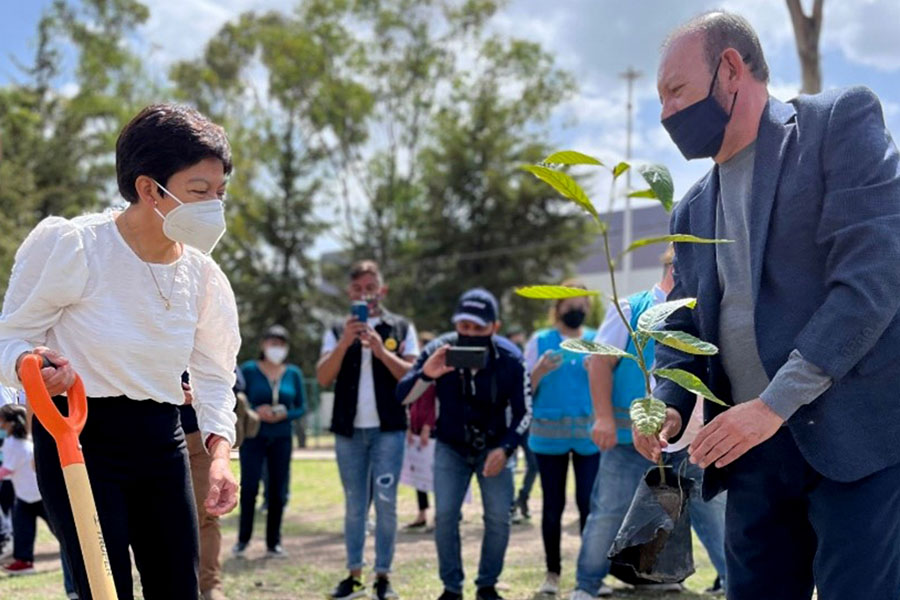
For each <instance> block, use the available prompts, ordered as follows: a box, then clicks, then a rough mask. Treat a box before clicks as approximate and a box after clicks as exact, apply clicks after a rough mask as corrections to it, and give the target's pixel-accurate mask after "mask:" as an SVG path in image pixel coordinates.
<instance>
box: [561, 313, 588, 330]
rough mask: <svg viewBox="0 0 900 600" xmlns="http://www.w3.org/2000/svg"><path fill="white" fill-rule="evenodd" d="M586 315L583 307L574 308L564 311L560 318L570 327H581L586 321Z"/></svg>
mask: <svg viewBox="0 0 900 600" xmlns="http://www.w3.org/2000/svg"><path fill="white" fill-rule="evenodd" d="M586 316H587V313H586V312H585V311H583V310H582V309H580V308H573V309H572V310H570V311H567V312H564V313H563V314H562V315H560V317H559V319H560V321H562V322H563V323H564V324H565V325H566V327H568V328H569V329H578V328H579V327H581V324H582V323H584V318H585V317H586Z"/></svg>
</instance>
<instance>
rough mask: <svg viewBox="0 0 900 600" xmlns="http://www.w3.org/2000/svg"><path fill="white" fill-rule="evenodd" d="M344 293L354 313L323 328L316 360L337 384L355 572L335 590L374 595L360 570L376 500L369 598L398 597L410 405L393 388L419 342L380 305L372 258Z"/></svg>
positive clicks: (324, 381) (346, 598)
mask: <svg viewBox="0 0 900 600" xmlns="http://www.w3.org/2000/svg"><path fill="white" fill-rule="evenodd" d="M347 294H348V296H349V300H350V306H349V307H348V309H349V310H348V313H350V316H349V317H348V318H347V319H346V320H345V321H343V322H342V323H338V324H336V325H334V326H333V327H331V328H329V329H328V330H327V331H326V332H325V339H324V341H323V343H322V353H321V358H320V359H319V363H318V365H317V367H316V377H317V379H318V380H319V384H320V385H322V386H330V385H331V384H332V383H334V384H335V388H334V411H333V413H332V417H331V431H332V432H333V433H334V434H335V454H336V455H337V462H338V469H339V471H340V475H341V484H342V485H343V487H344V498H345V515H344V543H345V545H346V548H347V568H348V570H349V571H350V574H349V576H348V577H347V578H346V579H344V580H343V581H341V582H340V583H339V584H338V586H337V587H336V588H335V589H334V591H333V592H332V593H331V595H330V597H331V598H332V599H333V600H350V599H352V598H368V597H369V593H368V592H367V590H366V589H365V586H364V585H363V583H362V570H363V566H364V564H365V563H364V560H363V548H364V546H365V542H366V517H367V513H368V509H369V504H370V500H371V501H372V502H373V503H374V504H375V576H376V577H375V584H374V586H373V590H372V594H371V597H372V598H375V599H376V600H384V599H385V598H397V597H398V596H397V594H396V593H395V592H394V590H393V589H392V588H391V584H390V581H389V580H388V574H389V573H390V571H391V563H392V561H393V557H394V540H395V537H396V532H397V483H398V480H399V479H400V469H401V467H402V466H403V450H404V439H405V435H404V434H405V432H406V409H405V408H404V406H403V405H402V404H401V403H400V401H398V400H397V396H396V387H397V380H398V379H400V378H401V377H403V375H404V374H405V373H406V372H407V371H408V370H409V368H410V367H411V366H412V363H413V361H414V360H415V358H416V356H417V355H418V353H419V344H418V339H417V335H416V329H415V327H414V326H413V324H412V323H411V322H409V321H408V320H407V319H404V318H403V317H401V316H399V315H395V314H392V313H389V312H388V311H387V310H385V309H384V307H383V306H382V301H383V300H384V297H385V295H386V294H387V286H386V285H385V284H384V282H383V280H382V278H381V272H380V271H379V268H378V264H377V263H376V262H375V261H371V260H364V261H361V262H358V263H356V264H355V265H353V267H352V268H351V270H350V284H349V286H348V288H347ZM370 494H373V497H370Z"/></svg>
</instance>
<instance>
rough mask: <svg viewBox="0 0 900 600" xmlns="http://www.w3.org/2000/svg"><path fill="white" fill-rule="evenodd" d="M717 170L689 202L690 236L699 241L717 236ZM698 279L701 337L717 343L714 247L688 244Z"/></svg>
mask: <svg viewBox="0 0 900 600" xmlns="http://www.w3.org/2000/svg"><path fill="white" fill-rule="evenodd" d="M718 191H719V169H718V167H713V169H712V171H711V172H710V174H709V179H708V181H707V182H706V185H705V186H704V187H703V188H702V189H701V190H700V192H699V193H698V194H697V195H696V196H694V197H693V198H692V199H691V200H690V204H689V205H688V207H689V209H690V221H691V225H690V227H691V234H693V235H696V236H698V237H702V238H710V239H712V238H715V237H716V206H717V205H718ZM691 252H692V254H693V256H694V258H695V260H694V261H693V262H694V265H693V267H694V269H695V271H694V273H695V274H696V276H697V281H698V289H697V303H698V305H699V306H700V307H702V309H701V310H698V312H697V316H698V318H699V323H698V325H699V329H700V335H701V337H702V338H703V339H704V340H707V341H708V342H710V343H711V344H718V343H719V304H720V303H721V301H722V292H721V290H720V289H719V275H718V270H717V268H716V244H691Z"/></svg>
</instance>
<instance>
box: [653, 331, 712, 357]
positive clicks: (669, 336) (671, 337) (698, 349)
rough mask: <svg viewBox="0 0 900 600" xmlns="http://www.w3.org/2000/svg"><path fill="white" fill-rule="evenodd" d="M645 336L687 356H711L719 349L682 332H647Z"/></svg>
mask: <svg viewBox="0 0 900 600" xmlns="http://www.w3.org/2000/svg"><path fill="white" fill-rule="evenodd" d="M647 335H649V336H650V337H652V338H653V339H654V340H656V341H657V342H659V343H660V344H663V345H664V346H668V347H669V348H675V349H676V350H681V351H682V352H686V353H688V354H699V355H701V356H712V355H713V354H717V353H718V352H719V349H718V348H716V347H715V346H714V345H713V344H710V343H709V342H704V341H703V340H701V339H700V338H697V337H694V336H692V335H691V334H689V333H685V332H683V331H648V332H647Z"/></svg>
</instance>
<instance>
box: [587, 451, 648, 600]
mask: <svg viewBox="0 0 900 600" xmlns="http://www.w3.org/2000/svg"><path fill="white" fill-rule="evenodd" d="M651 466H652V463H651V462H650V461H648V460H647V459H646V458H644V457H643V456H641V455H640V454H638V452H637V450H635V449H634V446H632V445H631V444H619V445H617V446H615V447H614V448H611V449H610V450H606V451H604V452H601V453H600V471H599V472H598V473H597V479H596V480H594V488H593V490H592V491H591V513H590V515H588V518H587V522H586V523H585V525H584V530H583V531H582V532H581V550H580V551H579V552H578V567H577V570H576V573H575V582H576V587H577V588H578V589H579V590H584V591H585V592H588V593H589V594H591V595H596V593H597V590H598V589H600V586H601V585H602V584H603V578H604V577H606V576H607V575H608V574H609V559H608V558H607V557H606V555H607V553H608V552H609V548H610V546H612V543H613V541H614V540H615V539H616V534H617V533H618V532H619V527H621V525H622V521H623V520H624V519H625V514H626V513H627V512H628V507H629V506H631V499H632V498H633V497H634V492H635V490H636V489H637V487H638V484H639V483H640V482H641V478H642V477H643V476H644V473H646V472H647V469H649V468H650V467H651ZM600 482H603V483H602V485H601V483H600Z"/></svg>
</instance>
